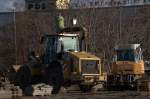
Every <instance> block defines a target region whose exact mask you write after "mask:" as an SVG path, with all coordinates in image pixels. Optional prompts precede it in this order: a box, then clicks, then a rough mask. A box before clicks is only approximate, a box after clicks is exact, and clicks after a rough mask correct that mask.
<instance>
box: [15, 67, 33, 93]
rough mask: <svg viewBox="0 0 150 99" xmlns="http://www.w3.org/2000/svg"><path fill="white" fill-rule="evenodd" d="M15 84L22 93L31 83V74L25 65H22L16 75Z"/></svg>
mask: <svg viewBox="0 0 150 99" xmlns="http://www.w3.org/2000/svg"><path fill="white" fill-rule="evenodd" d="M16 80H17V84H18V85H19V86H20V88H21V89H22V90H23V91H24V90H25V88H26V87H27V86H29V85H30V82H31V72H30V69H29V67H28V66H27V65H22V66H21V67H20V69H19V70H18V72H17V75H16Z"/></svg>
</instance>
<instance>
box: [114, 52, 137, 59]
mask: <svg viewBox="0 0 150 99" xmlns="http://www.w3.org/2000/svg"><path fill="white" fill-rule="evenodd" d="M117 61H135V54H134V50H117Z"/></svg>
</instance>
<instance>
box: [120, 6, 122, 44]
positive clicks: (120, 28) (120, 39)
mask: <svg viewBox="0 0 150 99" xmlns="http://www.w3.org/2000/svg"><path fill="white" fill-rule="evenodd" d="M119 19H120V29H119V30H120V31H119V42H120V41H121V39H122V37H121V35H122V7H121V6H120V18H119Z"/></svg>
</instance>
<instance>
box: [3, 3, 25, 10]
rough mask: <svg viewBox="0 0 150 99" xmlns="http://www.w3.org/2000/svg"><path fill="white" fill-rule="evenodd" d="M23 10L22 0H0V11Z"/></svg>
mask: <svg viewBox="0 0 150 99" xmlns="http://www.w3.org/2000/svg"><path fill="white" fill-rule="evenodd" d="M14 9H15V11H23V10H24V9H25V1H24V0H0V12H13V10H14Z"/></svg>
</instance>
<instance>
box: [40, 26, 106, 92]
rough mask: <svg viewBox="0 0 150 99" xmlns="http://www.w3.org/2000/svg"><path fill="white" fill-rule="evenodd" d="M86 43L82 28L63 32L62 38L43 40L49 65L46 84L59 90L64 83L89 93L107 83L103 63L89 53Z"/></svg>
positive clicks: (54, 36)
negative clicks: (54, 85) (97, 86)
mask: <svg viewBox="0 0 150 99" xmlns="http://www.w3.org/2000/svg"><path fill="white" fill-rule="evenodd" d="M85 39H86V37H85V31H84V29H83V28H81V27H73V28H64V29H62V31H61V33H59V34H56V35H46V36H44V37H43V38H42V42H43V48H44V50H45V51H43V52H45V53H44V56H43V62H44V64H48V69H46V70H47V72H46V76H47V77H48V81H47V82H51V83H52V84H58V86H59V87H60V85H61V84H62V82H61V81H62V79H63V85H71V84H78V85H79V86H80V88H81V90H82V91H88V90H91V88H92V87H93V86H94V85H96V84H98V83H100V82H101V81H105V80H106V79H105V78H104V76H103V75H102V70H101V68H102V66H101V59H100V58H98V57H96V56H95V55H92V54H90V53H88V52H87V51H86V48H87V45H86V43H87V41H85ZM55 65H58V66H55ZM59 65H60V66H61V67H59ZM50 72H51V73H52V74H50ZM48 75H49V76H48ZM52 75H53V76H54V79H52V78H53V77H52ZM56 78H57V79H56ZM54 80H56V81H54ZM53 81H54V82H53ZM56 89H57V88H56Z"/></svg>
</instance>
